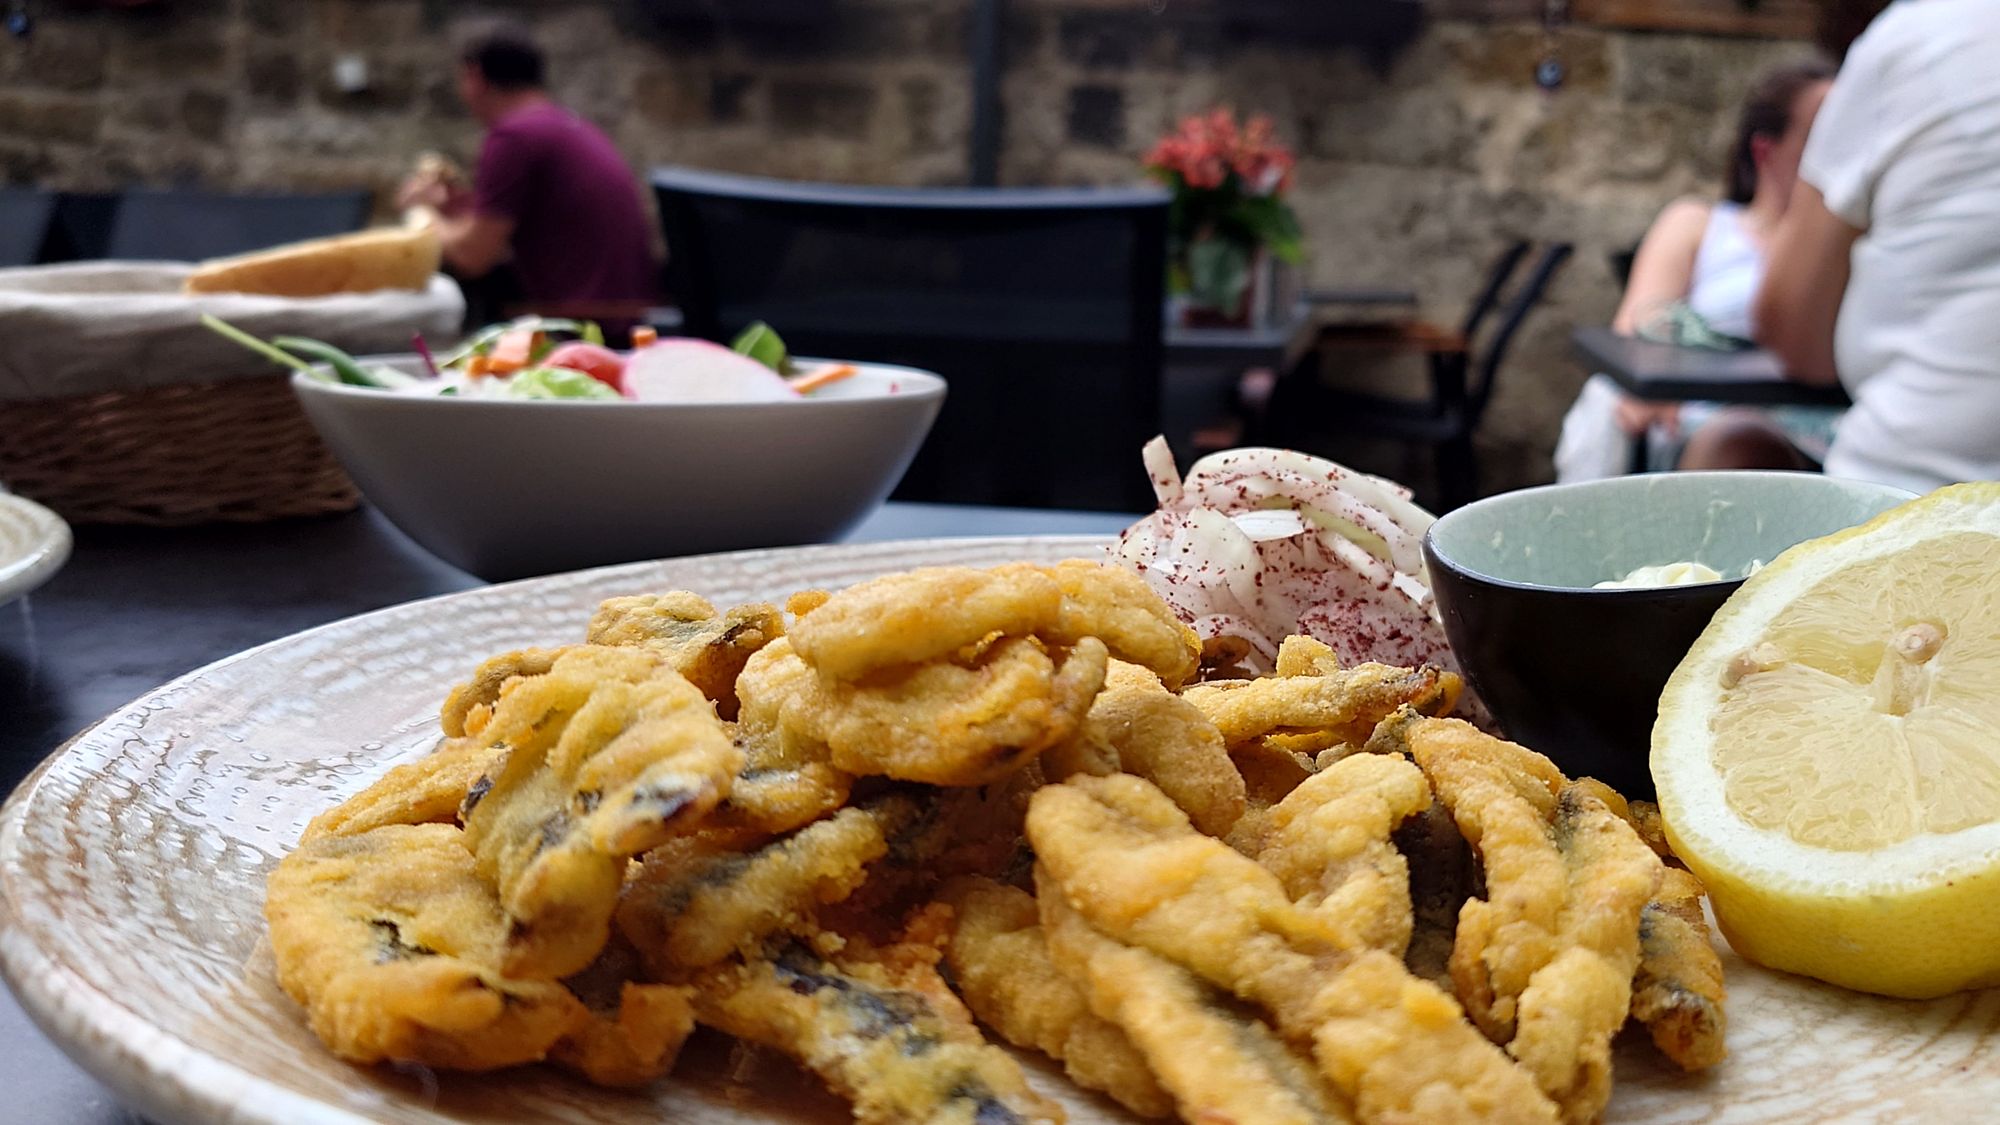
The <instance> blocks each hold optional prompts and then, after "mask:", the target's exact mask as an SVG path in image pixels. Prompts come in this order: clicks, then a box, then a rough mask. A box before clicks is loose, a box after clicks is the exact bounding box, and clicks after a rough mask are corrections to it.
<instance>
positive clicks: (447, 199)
mask: <svg viewBox="0 0 2000 1125" xmlns="http://www.w3.org/2000/svg"><path fill="white" fill-rule="evenodd" d="M544 69H545V63H544V60H543V56H542V52H541V49H540V48H539V47H537V46H536V45H535V43H534V41H533V40H532V39H531V38H529V36H528V35H527V33H526V32H524V31H522V30H521V29H519V28H517V27H514V26H512V25H509V24H496V25H492V26H489V27H487V28H485V29H483V30H482V31H481V32H479V33H478V34H476V35H474V36H473V37H471V38H470V39H468V40H467V41H466V43H465V46H464V48H463V49H462V50H461V51H460V52H459V64H458V92H459V96H460V98H462V99H463V100H464V102H465V105H466V108H467V109H469V110H471V111H472V115H473V116H474V117H477V118H478V119H479V120H480V121H481V122H483V123H484V124H485V125H486V139H485V141H484V143H483V144H482V145H481V147H480V150H479V167H478V170H477V171H476V172H475V173H474V174H473V182H472V186H471V187H470V189H468V188H466V187H465V186H464V185H463V184H462V183H458V182H455V181H454V178H453V177H452V176H451V175H450V173H449V169H448V167H446V168H439V167H437V166H435V163H433V166H432V167H429V168H426V169H425V170H423V171H420V172H419V173H418V174H417V175H416V176H414V177H412V178H411V179H410V180H409V182H407V183H405V184H404V185H403V189H402V191H401V192H400V193H399V195H398V197H397V202H398V204H399V206H401V207H404V208H409V207H416V206H429V207H433V208H435V209H436V210H437V211H438V214H439V219H438V229H439V233H440V234H441V235H442V236H443V242H444V258H445V262H446V264H447V265H448V266H450V268H451V270H452V272H453V273H455V274H457V275H458V276H459V277H460V278H461V279H468V280H469V279H478V278H484V277H486V276H488V275H489V274H492V273H493V272H494V271H495V270H496V269H497V268H499V267H500V266H502V265H503V264H506V263H509V262H510V261H511V264H512V269H513V273H514V275H515V284H516V285H517V286H518V288H519V291H520V295H521V297H522V298H523V300H524V302H525V303H526V304H528V305H530V306H535V307H538V308H541V309H542V310H544V311H550V312H558V313H560V312H563V311H565V310H566V309H576V310H588V309H589V308H591V307H592V306H597V305H612V306H616V305H631V304H634V303H640V302H649V301H652V300H653V299H654V298H655V297H656V290H657V288H658V269H657V265H656V263H655V262H654V260H653V253H652V241H651V240H652V232H651V228H650V227H649V226H648V224H647V221H646V212H645V205H644V203H643V202H642V198H641V196H640V194H639V187H638V183H637V182H636V180H635V179H634V177H633V175H632V170H631V168H630V167H628V166H627V165H626V163H625V159H624V157H623V156H621V155H619V152H618V149H617V148H616V147H615V146H614V145H613V144H612V143H611V139H610V138H609V137H607V136H605V135H604V133H603V132H602V131H601V130H599V129H598V128H597V127H596V126H595V125H592V124H591V123H590V122H588V121H585V120H583V119H582V118H581V117H578V116H577V115H576V114H574V113H571V112H570V111H569V110H567V109H564V108H563V107H562V106H560V105H557V104H556V103H555V101H554V100H552V99H551V98H550V97H549V94H548V90H547V88H546V87H545V86H544V76H543V72H544ZM611 319H616V318H615V317H613V318H611Z"/></svg>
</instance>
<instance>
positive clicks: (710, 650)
mask: <svg viewBox="0 0 2000 1125" xmlns="http://www.w3.org/2000/svg"><path fill="white" fill-rule="evenodd" d="M784 632H785V619H784V618H783V616H781V615H780V614H779V613H778V607H776V606H773V605H767V604H765V603H762V602H757V603H753V604H751V605H739V606H733V607H731V608H730V609H729V611H728V612H726V613H720V614H718V613H717V612H716V611H715V606H714V605H712V604H710V603H709V602H708V600H707V599H705V598H702V597H700V596H698V595H696V594H692V593H689V592H688V591H686V590H675V591H672V592H670V593H665V594H641V595H637V596H634V597H624V598H612V599H610V600H608V601H606V602H604V603H603V604H601V605H599V606H598V607H597V613H596V614H595V615H594V616H592V617H591V619H590V627H589V632H588V634H587V637H588V639H589V641H590V643H591V644H594V645H629V646H633V647H637V648H644V649H650V650H651V651H653V652H656V653H658V654H659V655H660V656H662V657H665V658H666V661H667V663H668V664H669V665H670V666H672V668H673V670H674V671H676V672H679V673H680V674H681V675H682V676H685V677H687V681H688V682H689V683H691V684H693V685H694V686H695V687H698V688H700V689H701V693H702V694H703V695H705V696H707V697H708V698H709V701H710V702H712V703H714V704H715V711H716V714H718V715H721V716H722V717H723V718H725V719H733V718H735V717H736V677H737V675H738V674H739V673H741V672H742V671H743V664H744V662H745V661H747V660H749V659H750V655H751V654H752V653H754V652H756V651H757V650H758V649H760V648H763V647H764V646H765V645H767V644H769V643H771V642H772V641H773V640H776V639H777V638H778V637H781V636H783V635H784Z"/></svg>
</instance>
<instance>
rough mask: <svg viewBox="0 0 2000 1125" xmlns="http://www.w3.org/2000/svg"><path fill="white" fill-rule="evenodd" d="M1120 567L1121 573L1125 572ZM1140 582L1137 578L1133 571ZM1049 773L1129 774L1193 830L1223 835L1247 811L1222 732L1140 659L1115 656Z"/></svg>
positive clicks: (1052, 757)
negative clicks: (1154, 789)
mask: <svg viewBox="0 0 2000 1125" xmlns="http://www.w3.org/2000/svg"><path fill="white" fill-rule="evenodd" d="M1121 573H1123V572H1121ZM1134 580H1135V581H1137V580H1138V579H1137V578H1136V577H1135V578H1134ZM1042 764H1043V769H1044V771H1045V772H1046V773H1047V774H1048V776H1049V777H1051V778H1053V779H1055V780H1061V779H1062V778H1064V777H1068V776H1070V775H1071V774H1076V773H1087V774H1092V775H1096V776H1104V775H1106V774H1113V773H1119V772H1124V773H1130V774H1136V775H1138V776H1139V777H1143V778H1145V779H1146V780H1148V781H1150V782H1152V783H1153V784H1154V785H1157V786H1159V787H1160V790H1161V792H1163V793H1165V794H1166V795H1167V796H1168V797H1171V798H1173V801H1174V803H1175V804H1177V805H1179V806H1180V807H1181V809H1182V811H1184V812H1186V813H1187V814H1188V819H1190V820H1192V821H1194V825H1195V827H1196V828H1199V829H1200V830H1201V831H1203V832H1206V833H1208V834H1209V835H1211V836H1221V835H1223V834H1225V833H1227V832H1228V831H1229V828H1230V826H1231V825H1233V824H1235V823H1236V821H1237V819H1238V818H1239V817H1241V816H1242V815H1243V810H1244V807H1245V796H1244V788H1243V777H1242V775H1241V774H1240V773H1238V772H1237V769H1236V765H1235V763H1233V762H1231V761H1230V760H1229V749H1228V747H1226V746H1224V745H1223V742H1222V733H1221V732H1220V731H1218V730H1216V729H1215V724H1214V723H1211V722H1209V721H1208V718H1207V717H1206V716H1204V715H1203V714H1202V713H1201V711H1200V710H1199V709H1197V708H1196V707H1194V706H1193V705H1192V704H1190V703H1188V702H1187V701H1186V700H1184V699H1182V698H1181V697H1179V696H1177V695H1175V694H1174V693H1173V692H1170V691H1168V690H1167V689H1166V687H1165V685H1163V684H1161V682H1160V678H1159V677H1158V676H1156V675H1154V674H1153V673H1152V672H1151V671H1149V670H1148V669H1146V668H1143V667H1140V666H1139V665H1137V664H1128V663H1126V662H1124V661H1122V660H1113V661H1111V663H1110V666H1109V667H1108V668H1107V669H1106V671H1105V675H1104V690H1103V691H1101V692H1099V693H1098V695H1097V698H1096V699H1095V700H1093V701H1092V702H1091V704H1090V711H1089V712H1088V713H1087V714H1086V715H1085V716H1084V720H1083V729H1082V730H1080V731H1078V732H1077V735H1076V737H1075V738H1072V739H1070V740H1069V741H1068V742H1065V743H1063V744H1062V745H1061V746H1058V747H1056V748H1054V749H1052V750H1050V751H1049V752H1048V753H1047V754H1045V755H1043V758H1042Z"/></svg>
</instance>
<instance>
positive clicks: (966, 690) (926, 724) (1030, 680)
mask: <svg viewBox="0 0 2000 1125" xmlns="http://www.w3.org/2000/svg"><path fill="white" fill-rule="evenodd" d="M825 612H826V610H824V609H822V610H820V611H819V613H825ZM819 613H816V614H814V615H813V617H812V618H809V619H808V620H816V619H817V618H818V617H819ZM1107 660H1108V657H1107V654H1106V652H1105V648H1104V644H1103V642H1101V641H1098V640H1097V639H1095V638H1092V637H1086V638H1084V639H1083V640H1082V641H1079V642H1078V643H1077V644H1076V645H1075V646H1074V647H1071V648H1069V649H1066V650H1064V649H1057V650H1053V651H1049V652H1045V651H1044V650H1043V649H1042V647H1041V645H1040V644H1039V643H1037V642H1036V641H1033V640H1029V639H1026V638H1019V637H1006V638H1003V639H1001V640H999V641H997V642H995V643H994V644H992V645H990V646H988V647H987V648H986V649H985V651H983V652H981V653H980V654H979V655H978V656H977V657H975V658H974V659H973V660H972V661H971V662H970V663H969V664H958V663H955V662H951V661H943V662H937V663H931V664H918V665H915V666H913V667H910V668H907V669H898V670H894V671H887V672H882V673H878V674H877V675H875V676H871V677H869V678H868V679H866V680H864V681H861V682H859V683H847V682H837V683H832V684H828V683H826V682H824V681H822V682H821V683H820V685H819V700H820V702H821V704H822V705H823V710H822V711H821V712H820V714H819V716H818V723H819V730H820V732H822V733H823V734H824V736H825V742H826V744H827V746H828V747H829V748H830V749H831V750H832V752H833V764H834V765H835V766H836V767H838V768H839V769H842V770H845V771H847V772H848V773H852V774H879V775H881V776H884V777H893V778H898V779H901V780H904V781H921V782H926V783H928V784H931V785H984V784H987V783H988V782H992V781H997V780H999V779H1001V778H1003V777H1006V776H1007V775H1009V774H1011V773H1013V772H1015V771H1016V770H1018V769H1020V768H1021V767H1022V766H1023V765H1024V764H1026V763H1028V762H1030V761H1033V760H1034V759H1035V758H1037V757H1038V756H1040V755H1041V753H1042V752H1043V751H1044V750H1047V749H1048V748H1049V747H1051V746H1054V745H1056V744H1057V743H1060V742H1062V741H1064V740H1066V739H1068V738H1070V737H1071V736H1073V735H1074V734H1075V733H1076V731H1077V728H1078V727H1080V726H1081V725H1082V723H1083V717H1084V715H1085V713H1086V712H1088V711H1089V710H1090V703H1091V700H1092V699H1094V698H1095V697H1096V695H1097V692H1098V689H1099V688H1101V687H1102V686H1103V685H1104V670H1105V665H1106V663H1107ZM787 717H788V718H789V717H790V716H789V715H788V716H787Z"/></svg>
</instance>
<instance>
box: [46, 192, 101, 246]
mask: <svg viewBox="0 0 2000 1125" xmlns="http://www.w3.org/2000/svg"><path fill="white" fill-rule="evenodd" d="M117 217H118V193H117V192H115V191H65V192H58V193H57V194H56V213H55V215H54V216H53V217H52V218H51V219H50V220H49V235H48V238H47V239H46V240H44V241H43V242H42V252H41V255H40V257H39V258H37V259H36V260H37V261H40V262H88V261H96V260H97V259H99V258H103V257H105V256H106V255H105V252H106V251H107V250H108V249H109V248H110V246H111V224H112V222H113V221H114V220H116V219H117Z"/></svg>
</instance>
